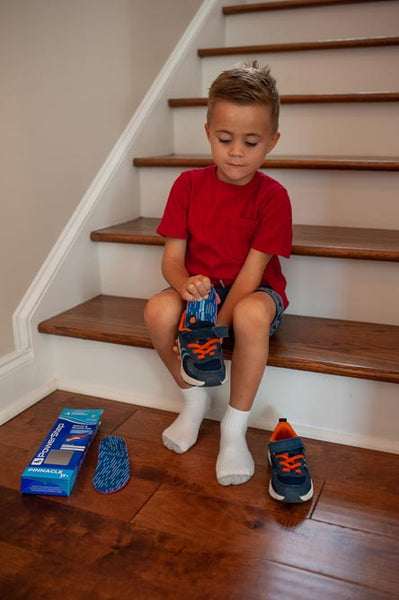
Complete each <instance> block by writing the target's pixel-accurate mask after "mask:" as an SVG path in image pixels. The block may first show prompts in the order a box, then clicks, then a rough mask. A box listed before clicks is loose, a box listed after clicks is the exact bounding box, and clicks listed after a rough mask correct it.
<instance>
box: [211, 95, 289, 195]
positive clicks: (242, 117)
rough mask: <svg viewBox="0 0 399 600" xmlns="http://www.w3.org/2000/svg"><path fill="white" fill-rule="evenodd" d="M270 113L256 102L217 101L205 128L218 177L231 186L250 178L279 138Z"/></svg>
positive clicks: (245, 181) (243, 182)
mask: <svg viewBox="0 0 399 600" xmlns="http://www.w3.org/2000/svg"><path fill="white" fill-rule="evenodd" d="M270 113H271V109H270V107H268V106H261V105H259V104H245V105H240V104H234V103H233V102H227V101H225V100H221V101H220V102H217V103H216V105H215V107H214V109H213V112H212V116H211V120H210V123H207V124H206V125H205V130H206V134H207V136H208V140H209V143H210V145H211V152H212V158H213V160H214V162H215V164H216V174H217V176H218V178H219V179H221V180H222V181H225V182H227V183H232V184H234V185H245V184H247V183H249V182H250V181H251V179H252V177H253V176H254V174H255V171H256V170H257V169H259V167H260V166H261V164H262V162H263V160H264V158H265V156H266V154H268V153H269V152H270V151H271V150H272V149H273V148H274V146H275V145H276V144H277V142H278V139H279V137H280V134H279V133H275V134H273V133H272V130H271V114H270Z"/></svg>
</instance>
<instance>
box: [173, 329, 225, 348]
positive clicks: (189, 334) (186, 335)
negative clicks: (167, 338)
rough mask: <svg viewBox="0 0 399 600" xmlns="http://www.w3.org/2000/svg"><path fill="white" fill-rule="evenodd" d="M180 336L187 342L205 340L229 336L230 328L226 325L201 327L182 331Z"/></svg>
mask: <svg viewBox="0 0 399 600" xmlns="http://www.w3.org/2000/svg"><path fill="white" fill-rule="evenodd" d="M179 337H180V338H181V340H183V341H184V342H185V343H186V344H188V343H190V342H195V341H196V340H205V339H208V338H226V337H229V330H228V328H227V327H226V326H225V325H219V326H217V327H216V326H215V327H201V328H200V329H194V330H192V331H191V330H190V331H180V332H179Z"/></svg>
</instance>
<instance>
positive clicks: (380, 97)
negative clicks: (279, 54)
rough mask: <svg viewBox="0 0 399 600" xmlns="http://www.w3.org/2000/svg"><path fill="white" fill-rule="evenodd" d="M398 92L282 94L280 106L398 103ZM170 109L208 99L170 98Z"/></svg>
mask: <svg viewBox="0 0 399 600" xmlns="http://www.w3.org/2000/svg"><path fill="white" fill-rule="evenodd" d="M398 101H399V92H354V93H352V94H283V95H281V96H280V102H281V104H328V103H334V104H336V103H345V102H346V103H349V102H350V103H357V102H361V103H363V102H398ZM168 104H169V106H170V107H171V108H184V107H193V106H207V105H208V98H170V99H169V100H168Z"/></svg>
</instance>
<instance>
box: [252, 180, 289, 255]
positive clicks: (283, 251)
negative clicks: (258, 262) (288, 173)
mask: <svg viewBox="0 0 399 600" xmlns="http://www.w3.org/2000/svg"><path fill="white" fill-rule="evenodd" d="M251 247H252V248H254V249H255V250H259V251H260V252H264V253H265V254H272V255H279V256H284V257H285V258H289V257H290V255H291V248H292V211H291V202H290V199H289V196H288V193H287V191H286V190H285V188H283V187H282V186H280V185H278V186H276V188H275V189H273V190H270V192H269V194H268V195H267V198H265V200H264V202H263V204H262V208H261V211H260V215H259V223H258V226H257V228H256V231H255V235H254V237H253V240H252V243H251Z"/></svg>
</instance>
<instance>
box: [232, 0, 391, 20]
mask: <svg viewBox="0 0 399 600" xmlns="http://www.w3.org/2000/svg"><path fill="white" fill-rule="evenodd" d="M379 1H385V0H275V1H274V2H258V3H253V4H235V5H232V6H224V7H223V9H222V12H223V14H224V15H226V16H228V15H240V14H246V13H253V12H270V11H276V10H286V9H297V8H298V9H301V8H318V7H323V6H342V5H345V4H366V3H369V2H379Z"/></svg>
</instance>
